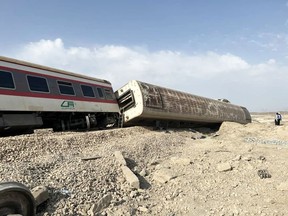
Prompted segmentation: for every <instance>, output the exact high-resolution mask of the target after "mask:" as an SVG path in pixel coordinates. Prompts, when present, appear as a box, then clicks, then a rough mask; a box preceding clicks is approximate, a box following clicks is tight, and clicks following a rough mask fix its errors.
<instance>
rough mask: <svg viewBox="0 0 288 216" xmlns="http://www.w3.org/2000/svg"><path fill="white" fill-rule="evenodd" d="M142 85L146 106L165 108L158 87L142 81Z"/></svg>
mask: <svg viewBox="0 0 288 216" xmlns="http://www.w3.org/2000/svg"><path fill="white" fill-rule="evenodd" d="M140 87H141V90H142V94H143V104H144V106H145V107H151V108H158V109H162V108H163V102H162V98H161V94H160V92H159V88H158V87H156V86H151V85H148V84H146V83H142V84H141V86H140Z"/></svg>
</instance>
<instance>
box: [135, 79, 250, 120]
mask: <svg viewBox="0 0 288 216" xmlns="http://www.w3.org/2000/svg"><path fill="white" fill-rule="evenodd" d="M138 83H139V86H140V88H141V90H142V94H143V100H144V101H143V106H144V107H145V109H144V110H145V113H144V115H145V114H146V116H148V115H149V113H151V114H152V113H153V115H154V116H155V112H157V113H158V114H159V118H165V119H171V120H177V118H179V116H180V115H182V117H183V118H184V116H185V118H186V120H187V121H203V122H209V121H211V122H223V121H235V122H239V123H248V122H251V116H250V114H249V112H248V110H247V109H246V108H244V109H245V110H246V111H245V110H243V107H240V106H237V105H233V104H230V103H225V102H221V101H218V100H213V99H209V98H205V97H201V96H197V95H192V94H189V93H184V92H180V91H176V90H172V89H167V88H163V87H159V86H155V85H151V84H148V83H142V82H139V81H138ZM156 109H157V110H156ZM182 120H183V119H182Z"/></svg>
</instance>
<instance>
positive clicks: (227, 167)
mask: <svg viewBox="0 0 288 216" xmlns="http://www.w3.org/2000/svg"><path fill="white" fill-rule="evenodd" d="M217 170H218V171H219V172H227V171H230V170H232V166H231V165H230V163H228V162H226V163H220V164H218V165H217Z"/></svg>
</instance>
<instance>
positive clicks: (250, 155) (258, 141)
mask: <svg viewBox="0 0 288 216" xmlns="http://www.w3.org/2000/svg"><path fill="white" fill-rule="evenodd" d="M283 118H284V119H283V121H282V122H281V125H280V126H275V125H274V113H257V114H256V113H255V114H253V115H252V119H253V121H252V123H249V124H247V125H241V124H237V123H231V122H224V123H223V124H222V125H221V127H220V129H219V130H216V131H215V130H210V129H209V128H187V129H168V130H158V131H155V130H153V129H152V128H149V127H129V128H120V129H109V130H101V131H89V132H61V133H53V132H52V131H51V130H36V131H35V133H34V134H31V135H20V136H14V137H2V138H0V148H1V152H0V170H1V172H0V181H1V182H5V181H17V182H21V183H23V184H25V185H26V186H27V187H28V188H31V189H32V188H34V187H36V186H39V185H43V186H46V187H47V188H48V192H49V199H48V200H47V201H46V202H45V203H44V204H42V205H41V206H40V207H38V211H37V215H38V216H40V215H59V216H60V215H61V216H62V215H125V216H126V215H165V216H172V215H175V216H176V215H181V216H182V215H189V216H190V215H191V216H193V215H197V216H199V215H211V216H212V215H219V216H220V215H223V216H224V215H225V216H226V215H230V216H232V215H249V216H250V215H262V216H264V215H267V216H268V215H269V216H270V215H275V216H276V215H277V216H278V215H288V206H287V202H288V172H287V171H288V160H287V158H288V133H287V131H288V123H286V119H285V114H283ZM115 151H120V152H121V153H122V155H123V156H124V158H125V161H126V162H127V167H128V168H129V169H130V170H131V171H132V172H133V173H134V174H135V175H136V176H137V178H138V179H139V182H140V188H134V187H132V186H131V184H130V183H129V182H128V181H127V179H126V177H125V175H124V173H123V171H122V169H121V165H120V164H119V162H118V161H117V160H116V158H115V155H114V154H115Z"/></svg>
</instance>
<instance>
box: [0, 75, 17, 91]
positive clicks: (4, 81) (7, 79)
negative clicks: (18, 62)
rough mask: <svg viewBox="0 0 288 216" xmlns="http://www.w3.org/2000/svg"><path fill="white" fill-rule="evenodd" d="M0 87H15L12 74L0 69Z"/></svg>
mask: <svg viewBox="0 0 288 216" xmlns="http://www.w3.org/2000/svg"><path fill="white" fill-rule="evenodd" d="M0 88H8V89H15V85H14V80H13V76H12V74H11V73H10V72H5V71H0Z"/></svg>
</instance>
